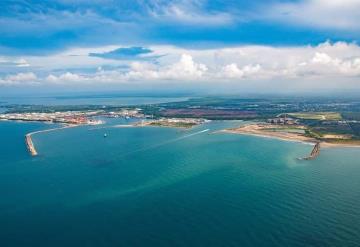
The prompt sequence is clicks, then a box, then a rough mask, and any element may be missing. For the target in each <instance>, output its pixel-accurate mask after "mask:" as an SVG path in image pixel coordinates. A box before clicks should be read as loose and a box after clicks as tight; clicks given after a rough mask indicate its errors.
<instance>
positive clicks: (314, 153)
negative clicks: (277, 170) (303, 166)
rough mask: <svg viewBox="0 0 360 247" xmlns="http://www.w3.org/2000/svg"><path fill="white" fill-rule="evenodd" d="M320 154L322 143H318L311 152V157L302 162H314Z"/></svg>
mask: <svg viewBox="0 0 360 247" xmlns="http://www.w3.org/2000/svg"><path fill="white" fill-rule="evenodd" d="M319 154H320V142H317V143H316V144H315V146H314V148H313V150H312V151H311V153H310V155H309V156H308V157H305V158H301V159H300V160H313V159H315V158H316V157H318V156H319Z"/></svg>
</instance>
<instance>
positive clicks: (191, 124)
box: [149, 122, 196, 128]
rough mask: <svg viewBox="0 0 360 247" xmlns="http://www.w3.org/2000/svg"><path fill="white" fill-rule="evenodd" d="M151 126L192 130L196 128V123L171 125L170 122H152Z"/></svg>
mask: <svg viewBox="0 0 360 247" xmlns="http://www.w3.org/2000/svg"><path fill="white" fill-rule="evenodd" d="M149 125H150V126H160V127H173V128H192V127H193V126H195V125H196V124H195V123H182V122H180V123H169V122H151V123H150V124H149Z"/></svg>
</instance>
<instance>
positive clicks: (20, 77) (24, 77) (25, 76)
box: [0, 72, 38, 85]
mask: <svg viewBox="0 0 360 247" xmlns="http://www.w3.org/2000/svg"><path fill="white" fill-rule="evenodd" d="M37 80H38V77H37V76H36V75H35V74H34V73H33V72H27V73H18V74H13V75H8V76H6V77H5V78H0V85H17V84H24V83H26V84H33V83H35V82H36V81H37Z"/></svg>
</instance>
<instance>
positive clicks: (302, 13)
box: [263, 0, 360, 30]
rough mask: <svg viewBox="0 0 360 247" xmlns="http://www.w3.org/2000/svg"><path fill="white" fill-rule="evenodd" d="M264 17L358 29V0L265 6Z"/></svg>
mask: <svg viewBox="0 0 360 247" xmlns="http://www.w3.org/2000/svg"><path fill="white" fill-rule="evenodd" d="M263 17H265V18H269V19H272V20H277V21H280V22H282V23H288V24H296V25H303V26H309V27H318V28H329V29H341V30H360V22H359V20H360V1H359V0H303V1H299V2H293V3H289V2H287V3H286V2H285V3H280V4H275V5H273V6H270V8H267V9H266V11H265V14H264V15H263Z"/></svg>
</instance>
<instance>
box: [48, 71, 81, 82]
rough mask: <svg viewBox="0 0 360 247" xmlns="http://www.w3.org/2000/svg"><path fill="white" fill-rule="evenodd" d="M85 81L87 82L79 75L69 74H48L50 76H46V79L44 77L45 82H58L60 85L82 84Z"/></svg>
mask: <svg viewBox="0 0 360 247" xmlns="http://www.w3.org/2000/svg"><path fill="white" fill-rule="evenodd" d="M85 80H87V78H86V77H84V76H81V75H79V74H75V73H70V72H66V73H64V74H61V75H59V76H55V75H53V74H50V75H48V77H46V81H49V82H55V83H58V82H60V83H62V82H82V81H85Z"/></svg>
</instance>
